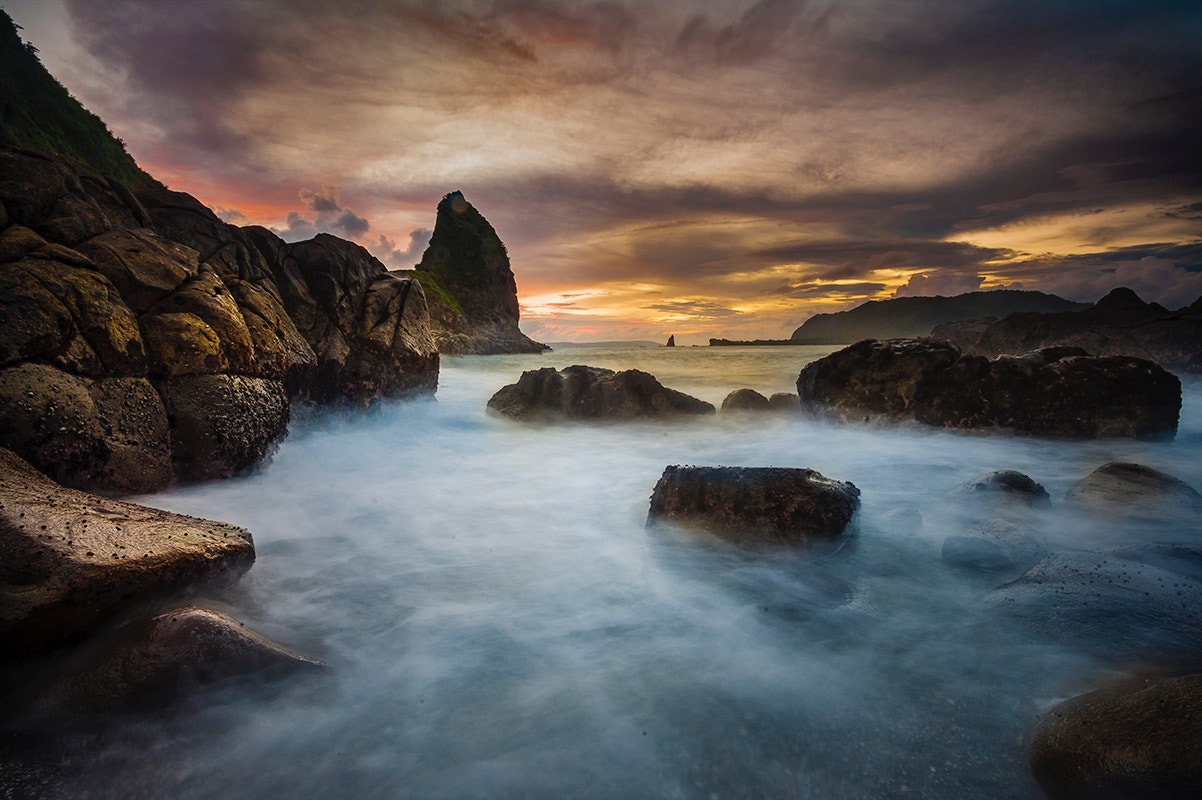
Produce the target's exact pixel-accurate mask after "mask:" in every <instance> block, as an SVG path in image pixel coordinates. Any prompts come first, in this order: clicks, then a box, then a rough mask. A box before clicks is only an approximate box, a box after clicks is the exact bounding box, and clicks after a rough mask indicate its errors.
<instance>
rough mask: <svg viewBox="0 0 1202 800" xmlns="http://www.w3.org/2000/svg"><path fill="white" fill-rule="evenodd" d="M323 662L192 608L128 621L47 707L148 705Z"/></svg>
mask: <svg viewBox="0 0 1202 800" xmlns="http://www.w3.org/2000/svg"><path fill="white" fill-rule="evenodd" d="M318 666H320V665H319V664H318V663H317V662H315V661H312V660H310V659H307V658H305V657H303V656H300V655H297V654H295V653H292V652H289V651H288V650H286V649H285V648H283V647H281V646H280V645H278V644H276V643H275V642H272V641H270V640H268V639H266V638H264V637H262V636H260V635H259V634H257V633H255V632H254V631H251V630H249V629H247V627H246V626H245V625H243V624H242V623H240V622H238V621H237V620H235V619H233V618H231V617H229V616H227V615H226V614H222V613H220V612H218V611H213V610H211V609H207V608H198V607H195V606H190V607H187V608H179V609H175V610H173V611H169V612H167V613H165V614H159V615H157V616H154V617H151V618H150V619H147V620H143V621H141V622H139V623H135V624H132V625H130V626H128V627H127V629H126V630H124V631H123V632H122V634H121V636H119V637H118V638H117V639H116V640H115V641H113V642H110V643H108V644H107V646H105V647H104V648H103V650H102V651H101V652H100V653H98V654H96V655H94V656H93V657H92V663H90V664H86V665H84V666H83V668H82V669H80V670H79V671H78V672H76V673H75V674H72V675H70V676H69V677H67V678H64V679H62V680H61V681H59V682H58V683H57V684H56V685H55V686H54V687H53V688H52V689H51V691H50V692H49V693H48V694H49V696H48V697H47V699H46V701H45V702H44V703H43V705H44V706H48V707H50V708H54V707H58V708H62V709H69V710H70V711H72V712H74V713H78V712H79V711H83V710H86V711H94V712H96V711H110V710H120V709H129V708H134V707H139V708H144V707H148V706H154V705H159V704H161V703H164V702H167V701H169V700H171V699H174V698H176V697H179V696H181V695H184V694H187V693H189V692H191V691H194V690H196V689H200V688H203V687H204V686H206V685H208V684H212V683H216V682H218V681H221V680H226V679H229V678H235V677H239V676H245V675H250V674H254V673H262V672H264V671H271V672H280V671H291V670H295V669H297V668H314V667H318Z"/></svg>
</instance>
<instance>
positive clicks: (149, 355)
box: [0, 148, 438, 493]
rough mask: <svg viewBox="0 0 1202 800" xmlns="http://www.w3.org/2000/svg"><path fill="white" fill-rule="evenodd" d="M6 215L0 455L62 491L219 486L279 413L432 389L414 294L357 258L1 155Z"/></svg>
mask: <svg viewBox="0 0 1202 800" xmlns="http://www.w3.org/2000/svg"><path fill="white" fill-rule="evenodd" d="M0 207H3V209H4V214H3V215H0V399H2V400H4V401H5V402H3V403H0V446H5V447H9V448H11V449H13V450H14V451H15V452H17V453H18V454H19V455H21V456H22V457H24V458H26V459H28V460H29V461H30V462H32V463H33V464H34V465H35V466H37V467H38V468H39V469H41V470H43V471H44V472H46V473H47V474H50V475H52V476H53V477H54V478H55V479H56V480H58V481H60V482H62V483H64V484H66V485H70V486H75V487H78V488H89V489H95V490H100V491H106V492H117V493H120V492H146V491H152V490H155V489H160V488H162V487H164V486H166V485H168V484H169V483H170V482H171V481H172V480H174V479H176V478H180V479H188V480H192V479H204V478H212V477H223V476H226V475H229V474H231V473H232V472H233V471H236V470H238V469H241V468H244V467H246V466H249V465H251V464H253V463H255V462H256V461H257V460H258V459H260V458H262V456H263V455H264V454H265V453H266V452H268V451H269V449H270V446H271V444H272V443H273V442H274V441H275V440H277V439H278V438H279V437H280V436H282V435H283V433H284V431H285V428H286V423H287V420H288V402H287V398H288V396H291V397H293V398H297V397H300V398H308V399H311V400H315V401H320V402H331V401H342V400H349V401H352V402H356V403H361V404H362V403H368V402H371V401H372V400H374V399H376V398H379V397H405V396H410V395H422V394H430V393H432V392H433V391H434V389H435V387H436V384H437V376H438V353H437V351H436V349H435V347H434V340H433V335H432V332H431V329H430V325H429V318H428V315H427V312H426V307H425V301H424V294H423V292H422V289H421V286H420V285H419V284H418V283H417V282H416V281H414V280H401V279H398V278H396V277H394V276H391V275H389V274H388V273H387V271H386V270H385V269H384V266H383V265H382V264H380V262H379V261H377V260H376V259H374V258H373V257H372V256H371V255H370V254H368V253H367V251H365V250H363V248H361V247H359V246H357V245H354V244H351V243H349V242H344V241H342V240H339V239H336V238H334V237H332V236H326V235H322V236H318V237H317V238H315V239H313V240H311V241H308V242H301V243H298V244H294V245H289V244H286V243H284V242H283V241H281V240H280V239H279V238H278V237H275V236H274V235H273V234H271V233H270V232H269V231H266V230H264V229H261V228H248V229H241V228H236V227H234V226H231V225H227V224H226V223H224V222H222V221H221V220H219V219H218V218H217V217H216V216H215V215H214V214H213V213H212V212H211V211H210V210H209V209H207V208H205V207H204V206H203V205H201V204H200V203H199V202H197V201H196V200H195V199H194V198H192V197H190V196H188V195H185V194H180V193H177V192H170V191H168V190H166V189H163V188H162V187H158V186H155V185H151V186H149V187H148V188H145V189H144V190H143V191H141V192H140V193H139V195H138V196H137V197H135V196H134V195H133V194H131V193H130V192H129V191H128V190H126V188H125V187H124V186H122V185H121V184H119V183H117V182H116V181H113V180H110V179H108V178H105V177H103V176H102V175H101V174H99V173H97V172H93V171H92V170H90V169H88V168H86V167H83V166H81V165H79V164H74V163H70V162H67V161H65V160H63V159H60V158H56V157H52V156H47V155H40V154H37V153H31V152H26V151H20V150H15V149H11V148H0ZM210 403H215V405H210Z"/></svg>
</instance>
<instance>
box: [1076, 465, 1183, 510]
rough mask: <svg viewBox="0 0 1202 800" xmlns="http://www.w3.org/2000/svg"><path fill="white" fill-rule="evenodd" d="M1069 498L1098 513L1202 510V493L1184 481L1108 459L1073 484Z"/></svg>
mask: <svg viewBox="0 0 1202 800" xmlns="http://www.w3.org/2000/svg"><path fill="white" fill-rule="evenodd" d="M1065 499H1066V500H1068V502H1070V503H1073V504H1074V505H1077V506H1080V507H1081V508H1085V509H1088V510H1090V511H1094V512H1097V513H1099V514H1106V515H1108V516H1110V515H1119V516H1142V517H1157V516H1172V515H1174V514H1181V513H1189V512H1197V511H1199V510H1202V495H1199V494H1198V492H1197V490H1195V489H1194V488H1193V487H1192V486H1190V485H1189V484H1187V483H1185V482H1184V481H1181V480H1178V479H1177V478H1174V477H1173V476H1172V475H1167V474H1165V473H1163V472H1160V471H1159V470H1155V469H1152V468H1151V467H1146V466H1144V465H1142V464H1128V463H1123V462H1119V461H1111V462H1110V463H1108V464H1103V465H1102V466H1100V467H1098V468H1097V469H1095V470H1094V471H1093V472H1091V473H1090V474H1089V475H1087V476H1085V477H1084V478H1082V479H1081V480H1080V481H1078V482H1077V483H1076V484H1074V485H1073V487H1072V488H1071V489H1069V491H1068V495H1067V496H1066V498H1065Z"/></svg>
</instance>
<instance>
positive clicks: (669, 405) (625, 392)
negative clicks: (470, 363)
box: [488, 365, 714, 421]
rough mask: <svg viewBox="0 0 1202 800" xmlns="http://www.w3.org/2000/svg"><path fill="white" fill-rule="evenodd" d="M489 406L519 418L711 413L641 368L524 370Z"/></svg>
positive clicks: (624, 417)
mask: <svg viewBox="0 0 1202 800" xmlns="http://www.w3.org/2000/svg"><path fill="white" fill-rule="evenodd" d="M488 408H489V410H490V411H494V412H496V413H498V414H501V415H503V416H506V417H510V418H512V419H517V420H523V421H555V420H631V419H653V418H659V417H673V416H681V415H696V414H712V413H714V407H713V406H712V405H710V404H709V403H706V402H704V401H702V400H698V399H697V398H695V397H690V396H689V395H687V394H684V393H683V392H677V391H675V390H673V389H669V388H667V387H666V386H664V385H663V384H661V383H660V382H659V381H657V380H656V379H655V377H654V376H652V375H649V374H648V373H646V372H642V371H640V370H635V369H628V370H624V371H622V372H614V371H613V370H609V369H601V368H600V367H587V366H581V365H576V366H571V367H567V368H566V369H562V370H556V369H555V368H553V367H543V368H542V369H537V370H530V371H527V372H523V373H522V375H521V377H520V378H519V379H518V382H517V383H511V384H509V385H508V386H505V387H502V388H501V389H500V390H498V391H497V392H496V394H494V395H493V396H492V398H490V399H489V401H488Z"/></svg>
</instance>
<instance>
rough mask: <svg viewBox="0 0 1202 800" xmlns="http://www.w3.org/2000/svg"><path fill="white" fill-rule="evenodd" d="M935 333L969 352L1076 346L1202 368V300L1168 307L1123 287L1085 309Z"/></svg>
mask: <svg viewBox="0 0 1202 800" xmlns="http://www.w3.org/2000/svg"><path fill="white" fill-rule="evenodd" d="M931 335H933V336H937V337H940V338H945V339H951V340H952V341H954V342H956V344H957V345H959V346H960V347H961V348H962V349H963V350H964V352H965V353H971V354H975V355H984V356H996V355H1000V354H1002V353H1023V352H1026V351H1028V350H1035V349H1038V348H1042V347H1051V346H1061V345H1071V346H1076V347H1083V348H1085V349H1086V350H1088V351H1089V352H1091V353H1094V354H1097V355H1103V356H1110V355H1114V356H1118V355H1122V356H1134V357H1138V358H1144V359H1147V360H1149V361H1153V362H1155V363H1157V364H1160V365H1161V366H1162V367H1165V368H1166V369H1172V370H1179V371H1185V372H1199V371H1202V304H1199V303H1194V304H1193V305H1191V306H1189V307H1188V308H1183V309H1180V310H1179V311H1168V310H1167V309H1165V308H1163V307H1161V306H1159V305H1156V304H1155V303H1145V302H1144V301H1143V300H1141V299H1140V298H1139V296H1138V295H1136V294H1135V292H1133V291H1131V290H1130V289H1127V288H1119V289H1115V290H1114V291H1112V292H1111V293H1110V294H1108V295H1106V296H1105V297H1103V298H1102V299H1101V300H1099V301H1098V302H1097V303H1096V304H1095V305H1093V306H1091V307H1089V308H1086V309H1084V310H1080V311H1067V310H1063V311H1059V312H1055V313H1014V314H1009V315H1008V316H1005V317H1003V318H1002V319H998V320H992V321H989V322H988V323H983V321H980V320H974V321H969V322H956V323H949V324H945V325H940V326H938V327H936V328H935V329H933V330H932V332H931Z"/></svg>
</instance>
